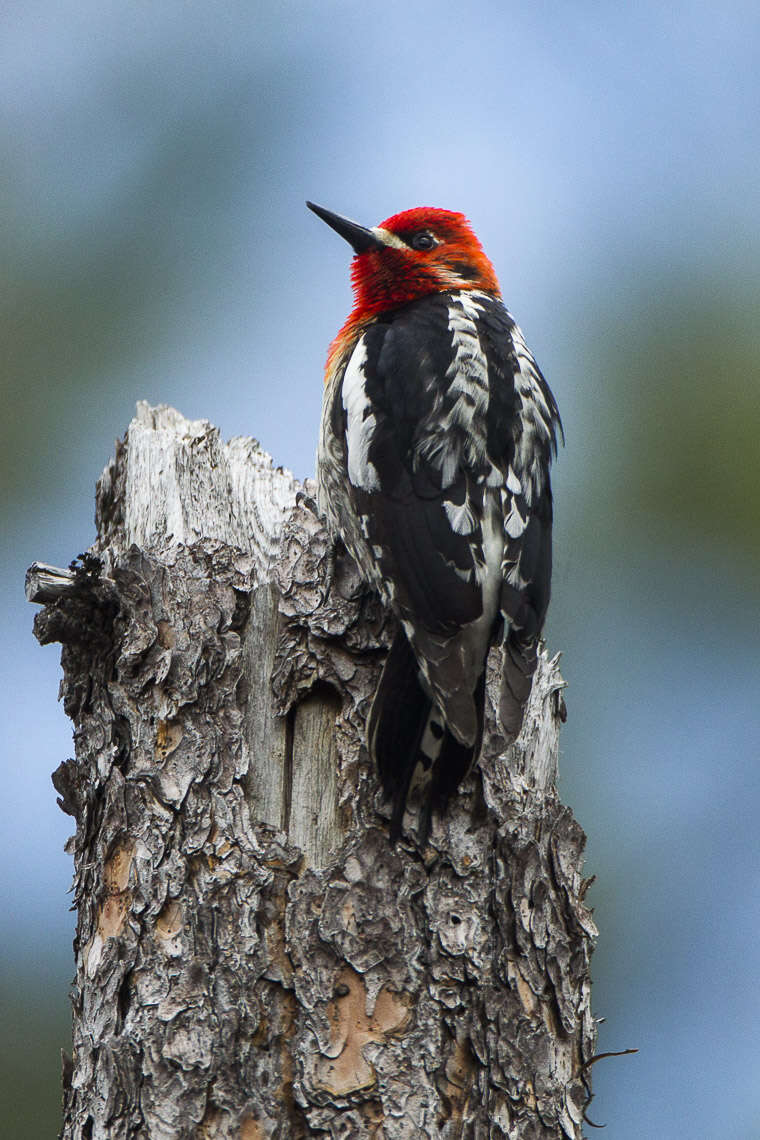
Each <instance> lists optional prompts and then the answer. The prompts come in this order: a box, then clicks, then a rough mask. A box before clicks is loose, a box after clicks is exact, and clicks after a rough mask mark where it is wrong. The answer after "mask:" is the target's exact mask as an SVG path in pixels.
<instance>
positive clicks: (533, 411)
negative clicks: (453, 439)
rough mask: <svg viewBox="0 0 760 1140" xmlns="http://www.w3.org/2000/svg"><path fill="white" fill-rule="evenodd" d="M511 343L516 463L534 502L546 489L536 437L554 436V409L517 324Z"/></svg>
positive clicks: (526, 493) (527, 495) (524, 490)
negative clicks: (518, 429)
mask: <svg viewBox="0 0 760 1140" xmlns="http://www.w3.org/2000/svg"><path fill="white" fill-rule="evenodd" d="M512 344H513V345H514V350H515V355H516V356H517V366H518V372H517V375H516V376H515V394H516V396H517V399H518V402H519V403H518V409H517V410H518V415H519V417H520V421H521V425H522V431H521V432H520V435H519V438H518V439H517V440H516V441H515V442H516V448H515V465H516V467H517V469H518V471H520V472H521V473H522V474H523V481H522V488H521V489H522V493H523V495H524V497H525V501H526V503H527V504H528V506H531V505H532V503H533V500H534V497H535V498H538V496H539V495H540V494H541V492H542V491H543V485H544V470H543V464H542V463H541V461H540V458H539V454H538V451H537V449H536V439H537V437H541V438H542V440H543V441H544V442H548V441H549V440H550V439H551V437H552V412H551V408H550V407H549V405H548V403H547V402H546V397H545V395H544V392H543V389H542V386H541V382H540V374H539V371H538V365H537V364H536V361H535V359H534V358H533V355H532V353H531V351H530V349H529V348H528V346H527V344H526V343H525V338H524V336H523V334H522V332H521V330H520V328H519V326H518V325H514V326H513V327H512ZM511 489H512V488H510V490H511ZM523 529H524V528H523ZM508 533H509V532H508ZM520 533H522V532H520ZM515 537H516V536H515Z"/></svg>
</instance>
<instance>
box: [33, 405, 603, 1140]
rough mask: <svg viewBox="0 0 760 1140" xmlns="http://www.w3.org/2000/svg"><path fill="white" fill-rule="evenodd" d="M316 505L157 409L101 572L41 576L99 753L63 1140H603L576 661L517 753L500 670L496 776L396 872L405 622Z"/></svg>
mask: <svg viewBox="0 0 760 1140" xmlns="http://www.w3.org/2000/svg"><path fill="white" fill-rule="evenodd" d="M313 494H314V488H313V486H312V485H311V484H310V483H308V482H307V483H306V484H305V485H304V486H299V484H297V483H296V481H295V480H294V479H293V478H292V476H291V475H290V474H289V473H288V472H286V471H283V470H282V469H281V468H274V467H273V466H272V463H271V460H270V458H269V456H268V455H267V454H266V453H265V452H263V451H262V450H261V448H260V447H259V446H258V444H257V443H256V442H255V441H253V440H250V439H233V440H231V441H230V442H229V443H227V444H224V443H222V442H221V440H220V438H219V434H218V432H217V431H216V429H214V428H212V427H211V426H210V425H209V424H208V423H206V422H203V421H196V422H190V421H188V420H186V419H184V418H183V417H182V416H181V415H180V414H179V413H177V412H176V411H174V410H173V409H170V408H166V407H159V408H150V407H148V406H147V405H146V404H140V405H138V411H137V416H136V418H135V419H134V420H133V422H132V424H131V425H130V427H129V430H128V432H127V435H126V437H125V439H124V441H123V442H121V443H119V444H118V445H117V450H116V456H115V458H114V459H113V460H112V461H111V463H110V464H109V465H108V467H107V468H106V470H105V471H104V473H103V476H102V478H101V480H100V482H99V484H98V492H97V526H98V538H97V541H96V543H95V544H94V546H93V547H92V549H91V550H90V551H89V552H88V553H87V554H86V555H84V556H82V557H81V559H80V560H79V561H78V563H77V564H76V565H72V568H71V569H70V570H69V571H61V570H57V569H56V568H54V567H48V566H44V565H42V564H37V563H36V564H35V565H34V566H33V567H32V568H31V569H30V571H29V574H28V580H27V591H28V596H29V597H30V600H33V601H38V602H42V603H44V609H43V610H42V611H41V612H40V613H39V614H38V615H37V617H36V620H35V632H36V635H37V637H38V638H39V640H40V641H41V642H43V643H47V642H50V641H60V642H62V644H63V651H62V664H63V671H64V678H63V682H62V694H63V701H64V707H65V710H66V712H67V714H68V715H69V716H70V717H71V719H72V720H73V722H74V739H75V742H76V759H73V760H68V761H66V762H65V763H63V764H61V766H60V767H59V768H58V770H57V772H56V773H55V775H54V783H55V786H56V788H57V790H58V792H59V795H60V799H59V803H60V805H61V807H62V808H63V810H64V811H66V812H68V813H69V814H71V815H72V816H73V817H74V819H75V820H76V834H75V836H74V837H73V838H72V839H71V840H70V841H69V845H70V850H71V851H72V852H73V855H74V869H75V878H74V884H75V886H74V898H75V904H76V908H77V912H78V920H77V930H76V938H75V942H74V949H75V957H76V980H75V983H74V989H73V1006H74V1052H73V1058H72V1060H71V1063H70V1064H69V1065H67V1066H66V1072H65V1077H64V1084H65V1089H64V1124H63V1132H62V1136H63V1137H64V1138H65V1140H75V1138H76V1140H106V1138H107V1140H122V1138H123V1140H127V1138H135V1137H150V1138H151V1140H177V1138H185V1137H187V1138H190V1137H204V1138H209V1140H210V1138H220V1140H221V1138H227V1137H235V1138H236V1140H238V1138H239V1140H260V1138H264V1137H276V1138H280V1140H298V1138H300V1137H312V1136H329V1137H345V1138H351V1137H364V1136H366V1137H377V1138H380V1137H383V1138H386V1140H396V1138H410V1140H411V1138H418V1137H423V1138H425V1137H450V1138H453V1137H477V1138H486V1137H509V1138H510V1140H534V1138H535V1140H539V1138H542V1140H544V1138H546V1140H548V1138H550V1137H551V1138H565V1137H567V1138H570V1140H579V1138H580V1137H581V1135H582V1129H583V1117H584V1108H585V1106H586V1104H587V1103H588V1100H589V1097H590V1091H589V1064H590V1062H591V1060H592V1057H593V1050H594V1043H595V1025H594V1021H593V1018H592V1016H591V1008H590V977H589V957H590V954H591V949H592V942H593V937H594V934H595V929H594V925H593V921H592V919H591V915H590V912H589V910H588V909H587V908H586V906H585V905H584V902H583V896H584V892H585V888H586V886H587V883H586V882H585V881H584V880H583V878H582V874H581V870H582V854H583V846H584V836H583V833H582V831H581V829H580V827H579V826H578V824H577V823H576V822H575V821H574V819H573V817H572V815H571V813H570V811H569V810H568V809H567V808H566V807H563V806H562V805H561V804H560V802H559V800H558V799H557V795H556V790H555V780H556V768H557V750H558V731H559V722H560V717H561V711H562V688H563V681H562V679H561V677H560V674H559V670H558V665H557V659H556V658H555V659H553V660H550V659H549V658H548V657H547V655H546V653H545V652H542V655H541V660H540V665H539V670H538V673H537V676H536V680H535V682H534V686H533V694H532V697H531V700H530V705H529V708H528V711H527V715H526V717H525V725H524V728H523V732H522V734H521V736H520V739H519V740H518V741H517V743H516V744H515V745H513V746H511V747H506V742H505V739H504V736H503V734H502V733H501V732H500V728H499V724H498V719H497V707H498V702H497V700H496V693H497V689H498V685H497V679H498V670H499V653H498V651H496V650H494V651H492V654H491V658H490V660H489V685H488V694H489V700H488V706H489V707H488V723H487V730H486V735H485V743H484V747H483V753H482V758H481V761H480V765H479V766H478V768H477V769H476V770H475V771H474V772H473V774H472V775H471V776H470V777H469V778H468V779H467V780H466V782H465V783H464V785H463V786H462V788H461V790H460V792H459V794H458V795H457V796H456V797H455V799H454V801H453V803H452V804H451V805H450V807H449V810H448V811H447V813H446V815H445V816H444V817H443V819H439V818H437V817H435V818H434V821H433V829H432V834H431V837H430V843H429V845H428V846H427V848H426V849H425V850H424V851H422V852H421V851H419V850H418V848H417V846H416V844H415V843H414V842H413V840H412V838H410V839H409V840H407V839H406V838H404V839H402V841H400V842H399V843H398V844H397V845H396V846H393V845H391V843H390V842H389V838H388V826H387V820H388V815H389V811H388V809H387V808H386V807H385V805H384V804H383V802H382V800H381V798H380V794H379V790H378V784H377V780H376V775H375V773H374V772H373V771H372V770H371V768H370V766H369V763H368V759H367V754H366V749H365V747H364V725H365V720H366V716H367V712H368V709H369V705H370V702H371V698H372V694H373V691H374V686H375V684H376V682H377V679H378V676H379V671H380V667H381V664H382V660H383V655H384V653H385V651H386V649H387V646H388V644H389V640H390V636H391V634H392V631H393V626H392V622H393V619H392V618H391V617H390V616H389V615H387V614H385V613H384V612H383V610H382V609H381V607H380V604H379V602H378V600H377V598H376V597H374V596H373V595H372V594H370V593H369V592H368V591H367V589H366V588H365V587H364V586H363V584H362V583H361V581H360V579H359V577H358V574H357V571H356V568H355V567H354V565H353V563H352V562H351V561H350V559H349V558H348V556H347V555H346V554H345V553H343V554H340V553H339V554H338V556H337V557H336V558H335V557H333V551H332V548H331V543H330V540H329V538H328V535H327V533H326V531H325V529H324V526H323V523H322V521H321V520H320V518H319V516H318V514H317V511H316V506H315V503H314V499H313ZM414 810H415V809H414V805H412V806H411V808H410V813H411V814H410V816H409V817H408V818H407V823H408V824H409V835H410V837H411V836H413V825H414V818H413V816H414Z"/></svg>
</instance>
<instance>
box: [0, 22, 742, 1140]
mask: <svg viewBox="0 0 760 1140" xmlns="http://www.w3.org/2000/svg"><path fill="white" fill-rule="evenodd" d="M758 76H760V10H759V9H758V8H757V5H756V4H751V3H741V2H738V0H729V2H728V3H724V4H722V5H720V6H719V5H714V6H713V5H709V4H701V5H695V4H686V3H674V4H670V5H668V6H665V5H661V4H655V3H646V2H644V3H640V4H637V5H635V6H634V5H601V4H599V3H590V2H587V3H581V2H571V3H567V2H565V3H533V4H527V3H524V2H520V3H503V2H500V3H496V2H490V3H489V2H487V0H486V2H481V3H478V4H477V5H476V4H469V3H464V2H462V0H459V2H458V3H453V2H451V0H438V2H436V3H424V2H420V3H414V2H407V3H404V4H395V3H385V4H382V5H380V4H378V3H376V2H375V0H369V2H365V3H363V4H362V5H357V4H353V3H348V2H345V3H344V2H337V0H336V2H330V0H326V2H323V3H319V4H317V3H297V2H296V3H274V2H272V0H258V2H257V3H256V4H255V5H251V4H250V3H221V4H217V5H207V4H200V3H195V2H193V0H185V2H183V3H179V2H172V0H161V2H160V3H157V4H148V3H146V2H142V3H132V4H129V5H124V4H119V5H117V4H115V3H112V2H110V0H98V3H94V2H90V0H78V2H77V3H73V2H72V0H63V2H58V3H53V2H52V0H38V2H36V3H35V2H33V0H32V2H29V0H27V2H25V3H23V4H21V3H10V4H7V5H6V6H5V7H4V10H3V15H2V16H1V17H0V217H1V218H2V221H1V222H0V253H1V254H2V256H1V257H0V329H1V330H2V338H1V340H2V343H3V349H2V356H1V357H0V367H1V368H2V385H3V406H4V409H5V415H4V418H3V422H2V423H0V445H1V446H0V478H1V479H2V510H3V519H4V522H3V527H2V534H1V535H0V573H1V575H2V579H1V585H0V589H2V594H3V601H4V605H3V613H4V618H5V620H4V638H3V641H4V653H3V655H2V661H3V664H2V670H3V678H2V685H0V721H1V722H2V725H3V729H2V743H1V744H0V748H1V749H2V754H1V756H0V763H1V764H2V788H3V797H2V802H1V803H0V858H1V859H2V864H3V867H4V872H5V873H4V875H3V877H2V884H1V885H0V940H1V943H2V947H3V950H2V976H1V977H0V1002H2V1003H3V1007H4V1008H3V1011H2V1017H0V1032H2V1033H4V1034H5V1039H4V1040H3V1041H0V1058H2V1061H3V1064H2V1065H1V1066H0V1089H2V1087H3V1083H4V1084H5V1089H4V1090H3V1091H4V1092H5V1093H6V1094H7V1095H8V1101H9V1103H10V1104H11V1105H12V1108H11V1109H10V1113H11V1115H10V1116H7V1117H6V1118H5V1119H7V1120H8V1119H10V1120H11V1121H12V1123H13V1134H14V1136H17V1137H20V1138H21V1137H25V1136H29V1137H34V1138H35V1140H36V1138H37V1137H39V1136H42V1135H52V1134H53V1133H54V1131H55V1129H56V1128H57V1113H58V1106H59V1097H60V1093H59V1081H58V1050H59V1048H60V1047H61V1046H62V1045H65V1044H66V1032H67V1029H66V1026H67V1021H68V1005H67V997H66V992H67V987H68V984H69V980H70V978H71V976H72V973H73V963H72V958H71V946H70V943H71V937H72V931H73V916H72V915H71V914H70V913H69V911H68V905H69V896H68V895H67V889H68V886H69V883H70V878H71V861H70V858H69V857H68V856H67V855H65V854H64V852H63V850H62V848H63V843H64V841H65V839H66V837H67V836H68V834H69V833H70V831H71V826H70V821H69V820H68V819H67V818H66V817H65V816H63V815H62V813H61V812H60V811H59V809H58V808H57V807H56V803H55V792H54V790H53V788H52V785H51V783H50V773H51V772H52V771H53V769H55V768H56V767H57V765H58V764H59V762H60V761H61V760H62V759H64V758H66V757H67V756H70V755H72V754H73V744H72V740H71V731H70V726H69V724H68V722H67V720H66V718H65V717H64V715H63V711H62V710H61V709H60V707H59V706H58V705H57V704H56V695H57V687H58V682H59V678H60V670H59V665H58V656H59V653H58V648H57V647H47V648H45V649H41V648H40V647H39V646H37V644H36V642H35V641H34V639H33V637H32V634H31V624H32V618H33V609H34V607H31V606H28V605H26V604H25V602H24V600H23V575H24V570H25V569H26V567H27V565H28V564H29V563H31V562H32V561H33V560H34V559H41V560H44V561H48V562H52V563H55V564H58V565H66V564H67V563H68V562H69V561H70V559H71V558H73V557H74V556H75V555H77V554H78V553H79V552H80V551H81V550H83V549H84V548H86V547H87V546H88V545H89V543H90V542H91V541H92V539H93V537H94V532H93V524H92V516H93V512H94V483H95V479H96V478H97V476H98V475H99V474H100V471H101V470H102V468H103V466H104V465H105V463H106V462H107V460H108V458H109V457H110V455H111V454H112V451H113V441H114V439H115V437H117V436H120V435H122V434H123V432H124V430H125V429H126V427H127V424H128V422H129V420H130V418H131V416H132V414H133V411H134V405H135V401H136V400H137V399H141V398H145V399H148V400H149V401H151V402H154V403H158V402H166V403H171V404H174V405H175V406H176V407H178V408H179V409H180V410H181V411H182V412H183V413H184V414H185V415H188V416H190V417H193V418H195V417H206V418H208V419H210V420H211V421H212V422H214V423H215V424H217V425H218V426H219V427H220V428H221V430H222V432H223V434H224V435H225V436H230V435H238V434H244V435H248V434H250V435H255V436H256V437H257V438H259V439H260V440H261V442H262V443H263V445H264V446H265V447H266V448H267V450H269V451H270V452H271V453H272V454H273V455H274V457H275V459H276V461H277V462H278V463H282V464H285V465H286V466H288V467H290V468H291V469H292V470H293V471H294V472H295V474H296V475H298V476H299V477H303V476H305V475H308V474H311V473H312V472H313V455H314V448H315V442H316V435H317V425H318V417H319V407H320V401H321V370H322V365H323V360H324V356H325V351H326V347H327V344H328V341H329V340H330V339H331V337H332V336H333V335H334V333H335V331H336V330H337V328H338V326H339V324H340V323H341V322H342V320H343V318H344V317H345V314H346V312H347V309H348V307H349V304H350V289H349V283H348V250H347V248H346V247H345V246H344V244H343V243H342V242H341V241H340V240H339V239H338V238H336V236H335V235H334V234H332V233H331V232H330V231H329V230H328V229H327V227H325V226H324V225H322V224H321V223H319V222H318V220H317V219H316V218H314V217H313V216H312V215H310V214H309V213H308V212H307V211H306V209H305V207H304V199H305V198H307V197H308V198H311V199H312V200H314V201H316V202H319V203H322V204H324V205H326V206H328V207H329V208H331V209H334V210H337V211H339V212H342V213H346V214H349V215H350V216H352V217H355V218H357V219H358V220H361V221H363V222H365V223H367V224H374V223H376V222H378V221H379V220H381V219H382V218H384V217H386V216H388V215H390V214H392V213H394V212H396V211H398V210H401V209H405V208H408V207H410V206H415V205H432V206H442V207H445V208H449V209H457V210H463V211H464V212H466V213H467V214H468V216H469V217H470V218H471V220H472V222H473V224H474V226H475V228H476V230H477V232H478V234H479V236H480V237H481V239H482V241H483V244H484V246H485V248H486V250H487V252H488V253H489V255H490V257H491V259H492V260H493V262H494V264H495V267H496V270H497V273H498V274H499V277H500V280H501V283H502V287H503V291H504V296H505V299H506V301H507V304H508V305H509V307H510V308H511V309H512V311H513V313H514V314H515V316H516V317H517V319H518V320H519V321H520V324H521V325H522V327H523V330H524V332H525V334H526V337H527V339H528V343H529V344H530V345H531V347H532V349H533V350H534V352H535V354H536V355H537V357H538V359H539V361H540V363H541V365H542V367H543V369H544V371H545V373H546V375H547V377H548V378H549V381H550V383H551V385H552V387H553V389H554V392H555V394H556V396H557V399H558V401H559V404H560V407H561V410H562V414H563V419H564V421H565V428H566V435H567V446H566V448H565V449H564V451H563V452H561V454H560V457H559V461H558V463H557V467H556V477H555V487H556V501H557V553H556V564H555V589H554V600H553V603H552V609H551V613H550V620H549V627H548V637H549V644H550V648H551V649H552V650H559V649H561V650H563V653H564V657H563V665H564V671H565V675H566V677H567V679H568V682H569V689H568V693H567V700H568V707H569V720H568V723H567V725H566V728H565V730H564V732H563V738H562V760H561V793H562V796H563V799H564V800H565V802H567V803H569V804H570V805H571V806H572V808H573V810H574V812H575V814H576V816H577V817H578V819H579V820H580V822H581V824H582V825H583V827H584V828H585V830H586V831H587V833H588V837H589V844H588V864H587V869H588V871H589V872H590V873H595V874H596V875H597V881H596V883H595V885H594V887H593V888H592V891H591V894H590V901H591V903H592V905H594V906H595V913H596V919H597V922H598V925H599V927H600V931H601V937H600V941H599V946H598V949H597V952H596V954H595V957H594V963H593V966H594V979H595V985H594V1008H595V1012H596V1014H597V1016H600V1017H604V1018H605V1019H606V1020H605V1022H604V1024H603V1025H602V1027H601V1031H600V1048H601V1049H603V1050H608V1049H609V1050H612V1049H622V1048H626V1047H638V1048H639V1050H640V1052H639V1053H638V1055H636V1056H635V1057H628V1058H624V1059H620V1060H612V1061H606V1062H600V1063H599V1064H598V1065H597V1066H595V1069H594V1087H595V1092H596V1100H595V1101H594V1104H593V1106H592V1109H591V1112H590V1114H591V1116H592V1118H593V1119H594V1120H597V1121H599V1122H606V1123H607V1124H608V1126H609V1135H610V1136H612V1137H614V1138H615V1140H634V1138H636V1140H639V1138H640V1137H642V1136H651V1137H657V1138H658V1140H671V1138H672V1140H678V1138H680V1137H683V1136H700V1137H701V1136H706V1135H715V1136H720V1138H721V1140H753V1138H756V1137H757V1136H758V1135H760V1106H759V1105H758V1093H757V1073H758V1065H759V1062H760V1048H759V1046H758V1037H757V1025H758V1021H759V1020H760V997H759V996H758V993H759V991H758V986H757V976H758V968H759V965H760V949H759V948H758V935H759V934H760V855H759V853H758V852H759V844H758V828H757V818H758V808H759V807H760V775H759V773H760V765H759V763H758V761H760V700H759V699H758V684H759V682H760V664H759V661H760V658H759V655H758V650H759V648H760V644H759V643H760V622H759V621H758V601H759V599H760V574H758V556H759V555H760V508H759V507H758V503H759V502H760V499H759V496H760V477H759V476H758V442H757V441H758V420H759V419H760V414H759V413H760V394H759V389H760V333H759V332H758V320H757V313H758V305H759V302H760V274H759V273H758V265H759V264H760V257H759V255H760V81H759V80H758ZM13 1113H15V1116H13V1115H12V1114H13ZM708 1122H711V1123H708Z"/></svg>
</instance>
